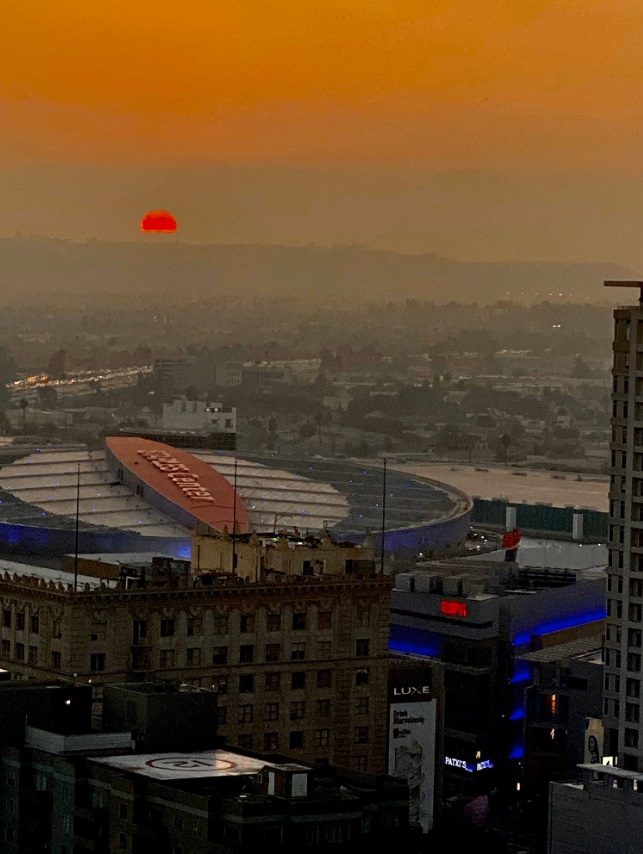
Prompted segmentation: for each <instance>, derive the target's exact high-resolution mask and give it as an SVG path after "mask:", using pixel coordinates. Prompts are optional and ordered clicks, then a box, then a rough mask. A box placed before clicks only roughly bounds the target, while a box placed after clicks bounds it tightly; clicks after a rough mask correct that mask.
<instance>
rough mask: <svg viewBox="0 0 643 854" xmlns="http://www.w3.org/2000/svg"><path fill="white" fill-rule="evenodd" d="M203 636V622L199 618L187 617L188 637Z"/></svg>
mask: <svg viewBox="0 0 643 854" xmlns="http://www.w3.org/2000/svg"><path fill="white" fill-rule="evenodd" d="M202 634H203V620H202V619H201V617H188V637H190V638H192V637H194V636H195V635H202Z"/></svg>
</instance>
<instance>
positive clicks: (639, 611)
mask: <svg viewBox="0 0 643 854" xmlns="http://www.w3.org/2000/svg"><path fill="white" fill-rule="evenodd" d="M607 616H608V617H616V619H617V620H620V619H622V618H623V603H622V602H621V601H619V600H618V599H608V600H607ZM627 619H628V621H629V622H630V623H641V622H643V604H642V603H639V602H630V603H629V605H628V606H627Z"/></svg>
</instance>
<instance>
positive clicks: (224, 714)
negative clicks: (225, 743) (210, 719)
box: [217, 706, 228, 726]
mask: <svg viewBox="0 0 643 854" xmlns="http://www.w3.org/2000/svg"><path fill="white" fill-rule="evenodd" d="M227 723H228V707H227V706H218V707H217V725H218V726H225V725H226V724H227Z"/></svg>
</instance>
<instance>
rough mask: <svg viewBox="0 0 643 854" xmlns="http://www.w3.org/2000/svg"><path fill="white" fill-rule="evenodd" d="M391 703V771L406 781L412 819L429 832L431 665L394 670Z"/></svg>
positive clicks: (432, 740)
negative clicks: (429, 669) (429, 667)
mask: <svg viewBox="0 0 643 854" xmlns="http://www.w3.org/2000/svg"><path fill="white" fill-rule="evenodd" d="M427 683H428V684H427ZM389 703H390V705H389V754H388V772H389V774H391V775H392V776H393V777H399V778H401V779H402V780H406V783H407V785H408V787H409V820H410V822H411V824H413V825H416V826H419V827H421V828H422V830H423V832H424V833H428V831H429V830H431V828H432V827H433V797H434V791H433V789H434V778H435V726H436V701H435V699H434V697H433V692H432V690H431V673H430V672H427V668H426V667H417V668H415V667H414V668H401V669H400V671H399V672H397V673H395V672H394V673H392V675H391V680H390V682H389Z"/></svg>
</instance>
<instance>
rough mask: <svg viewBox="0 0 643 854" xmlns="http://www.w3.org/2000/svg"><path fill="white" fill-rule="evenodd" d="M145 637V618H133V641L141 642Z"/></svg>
mask: <svg viewBox="0 0 643 854" xmlns="http://www.w3.org/2000/svg"><path fill="white" fill-rule="evenodd" d="M146 637H147V620H134V622H133V624H132V638H133V641H134V643H141V641H144V640H145V638H146Z"/></svg>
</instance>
